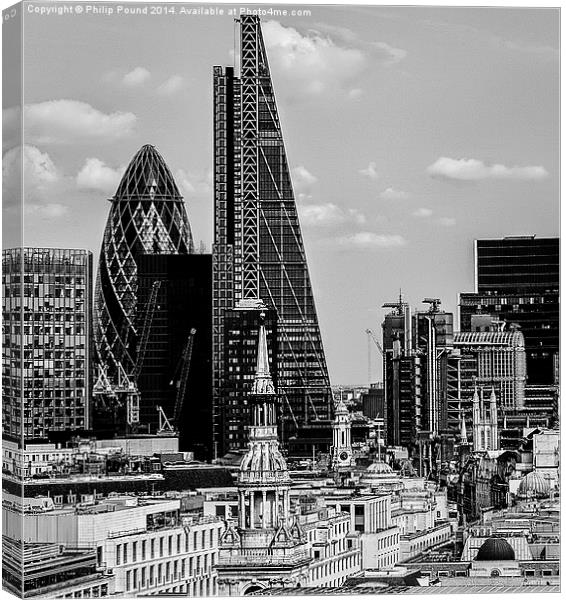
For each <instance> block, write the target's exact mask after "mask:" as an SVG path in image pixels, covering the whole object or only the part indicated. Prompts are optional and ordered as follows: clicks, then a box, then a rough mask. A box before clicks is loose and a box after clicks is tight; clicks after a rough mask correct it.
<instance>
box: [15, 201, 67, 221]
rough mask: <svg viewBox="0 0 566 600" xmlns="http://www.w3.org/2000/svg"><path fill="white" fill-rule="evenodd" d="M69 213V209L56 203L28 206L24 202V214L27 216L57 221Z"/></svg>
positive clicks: (28, 204)
mask: <svg viewBox="0 0 566 600" xmlns="http://www.w3.org/2000/svg"><path fill="white" fill-rule="evenodd" d="M68 212H69V207H68V206H65V205H64V204H59V203H57V202H48V203H46V204H30V203H29V202H26V205H25V213H26V215H27V216H30V217H33V216H38V217H41V218H43V219H57V218H59V217H63V216H64V215H66V214H67V213H68Z"/></svg>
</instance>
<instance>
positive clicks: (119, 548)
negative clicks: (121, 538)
mask: <svg viewBox="0 0 566 600" xmlns="http://www.w3.org/2000/svg"><path fill="white" fill-rule="evenodd" d="M121 555H122V544H118V545H117V546H116V564H117V565H120V564H121V563H122V561H121V558H122V556H121Z"/></svg>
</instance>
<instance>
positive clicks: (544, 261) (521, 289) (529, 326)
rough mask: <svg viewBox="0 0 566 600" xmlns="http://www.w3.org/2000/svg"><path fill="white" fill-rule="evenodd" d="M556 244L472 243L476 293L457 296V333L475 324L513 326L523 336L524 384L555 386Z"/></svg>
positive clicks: (479, 327)
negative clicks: (499, 322)
mask: <svg viewBox="0 0 566 600" xmlns="http://www.w3.org/2000/svg"><path fill="white" fill-rule="evenodd" d="M559 256H560V248H559V239H558V238H537V237H536V236H529V237H506V238H502V239H492V240H476V241H475V273H476V276H475V288H476V289H475V292H474V293H462V294H460V328H461V331H485V330H486V329H485V327H489V325H488V324H486V323H482V322H481V320H478V316H477V315H483V316H484V319H489V318H490V317H491V319H497V320H502V321H506V322H507V323H509V324H511V323H515V324H517V325H518V326H519V327H520V328H521V331H522V333H523V335H524V337H525V352H526V357H527V376H528V383H529V384H551V383H554V382H555V374H556V369H555V365H556V364H557V360H558V358H557V357H558V351H559V302H558V301H559Z"/></svg>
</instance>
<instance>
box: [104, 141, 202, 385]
mask: <svg viewBox="0 0 566 600" xmlns="http://www.w3.org/2000/svg"><path fill="white" fill-rule="evenodd" d="M111 202H112V207H111V209H110V214H109V215H108V221H107V223H106V229H105V231H104V239H103V242H102V249H101V252H100V262H99V268H98V275H97V281H96V299H95V342H96V350H97V355H98V356H97V358H98V360H99V361H100V363H101V364H103V365H105V366H107V367H108V373H109V375H110V376H112V375H114V374H115V373H116V370H117V365H118V363H121V364H122V366H123V367H124V369H125V371H126V373H128V374H130V373H132V371H133V370H134V369H135V367H136V361H137V356H136V354H137V349H136V345H137V343H138V341H139V330H140V327H141V324H142V322H143V320H144V317H145V314H144V309H145V307H142V306H140V303H139V302H138V279H137V276H138V262H139V259H140V256H141V255H143V254H189V253H190V252H191V251H192V236H191V230H190V226H189V221H188V218H187V213H186V210H185V205H184V203H183V198H182V196H181V194H180V193H179V190H178V188H177V185H176V184H175V181H174V180H173V176H172V175H171V171H170V170H169V168H168V167H167V165H166V164H165V161H164V160H163V158H162V156H161V155H160V154H159V153H158V152H157V150H156V149H155V148H154V147H153V146H151V145H146V146H143V147H142V148H141V149H140V150H139V151H138V152H137V153H136V155H135V156H134V158H133V159H132V161H131V162H130V164H129V165H128V168H127V169H126V172H125V173H124V175H123V177H122V180H121V181H120V184H119V186H118V189H117V190H116V194H115V195H114V197H113V198H112V199H111Z"/></svg>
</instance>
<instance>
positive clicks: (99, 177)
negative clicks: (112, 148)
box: [76, 158, 125, 193]
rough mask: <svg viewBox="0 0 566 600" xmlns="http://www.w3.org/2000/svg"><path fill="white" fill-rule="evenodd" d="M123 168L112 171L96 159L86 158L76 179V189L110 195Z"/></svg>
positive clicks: (116, 185)
mask: <svg viewBox="0 0 566 600" xmlns="http://www.w3.org/2000/svg"><path fill="white" fill-rule="evenodd" d="M124 170H125V167H120V168H118V169H113V168H112V167H109V166H107V165H106V164H105V163H104V162H103V161H101V160H100V159H98V158H87V159H86V161H85V164H84V165H83V167H82V169H81V170H80V171H79V172H78V174H77V177H76V183H77V187H78V188H79V189H84V190H97V191H101V192H106V193H111V192H113V191H115V190H116V188H117V187H118V184H119V183H120V179H121V177H122V174H123V173H124Z"/></svg>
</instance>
